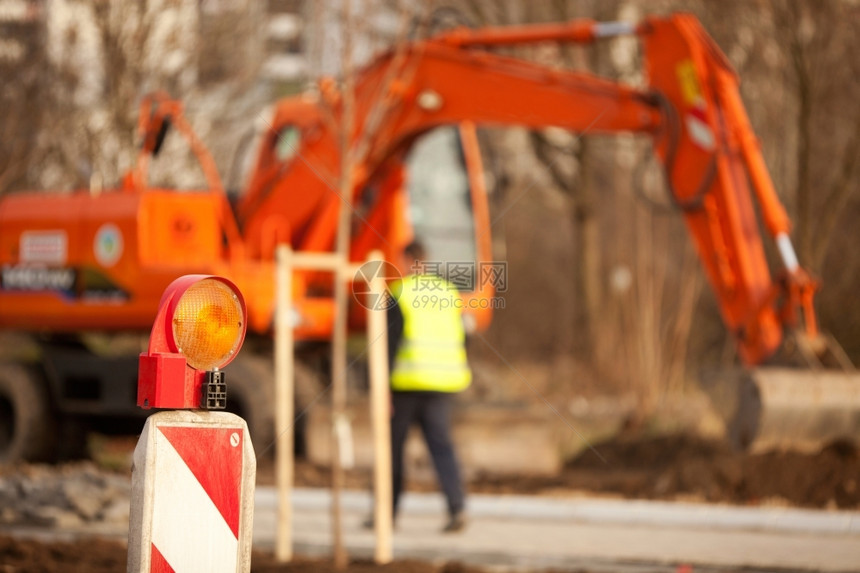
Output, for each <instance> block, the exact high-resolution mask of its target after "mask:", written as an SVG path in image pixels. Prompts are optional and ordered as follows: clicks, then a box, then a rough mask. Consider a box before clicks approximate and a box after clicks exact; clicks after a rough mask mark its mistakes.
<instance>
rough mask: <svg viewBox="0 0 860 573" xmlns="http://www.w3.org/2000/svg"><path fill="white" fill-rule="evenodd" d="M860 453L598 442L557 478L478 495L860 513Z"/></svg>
mask: <svg viewBox="0 0 860 573" xmlns="http://www.w3.org/2000/svg"><path fill="white" fill-rule="evenodd" d="M858 481H860V452H858V449H857V447H856V446H855V445H853V444H850V443H845V442H835V443H832V444H830V445H829V446H827V447H825V448H824V449H823V450H822V451H820V452H818V453H815V454H804V453H798V452H769V453H763V454H745V453H740V452H734V451H732V450H731V449H729V447H728V446H726V445H725V444H723V443H721V442H716V441H709V440H705V439H701V438H697V437H691V436H684V435H673V436H662V437H652V438H633V439H629V438H628V439H624V438H617V439H614V440H612V441H609V442H604V443H598V444H593V450H586V451H585V452H584V453H583V454H581V455H580V456H579V457H577V458H576V459H574V460H572V461H571V462H569V463H568V464H567V465H566V466H565V467H564V470H563V471H562V472H561V474H560V475H559V476H556V477H551V478H519V479H505V478H493V477H492V476H484V477H482V478H481V479H480V480H477V481H476V482H475V483H474V484H472V487H471V490H472V491H483V492H494V493H496V492H505V493H522V494H529V493H531V494H536V493H538V494H539V493H553V492H558V491H560V490H579V491H588V492H600V493H607V494H616V495H621V496H623V497H627V498H643V499H689V500H699V501H709V502H721V503H733V504H760V503H765V502H767V503H784V504H788V505H795V506H801V507H814V508H841V509H849V508H850V509H856V508H860V483H858Z"/></svg>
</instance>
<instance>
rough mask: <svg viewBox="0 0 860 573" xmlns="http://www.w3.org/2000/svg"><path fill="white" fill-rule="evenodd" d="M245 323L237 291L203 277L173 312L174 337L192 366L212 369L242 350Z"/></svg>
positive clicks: (186, 292) (180, 350)
mask: <svg viewBox="0 0 860 573" xmlns="http://www.w3.org/2000/svg"><path fill="white" fill-rule="evenodd" d="M244 323H245V316H244V314H243V312H242V305H241V303H240V302H239V297H238V296H236V293H234V292H233V290H232V289H230V287H228V286H227V285H226V284H224V283H223V282H221V281H217V280H213V279H204V280H202V281H200V282H198V283H195V284H194V285H193V286H191V287H190V288H189V289H188V290H187V291H185V293H184V294H183V295H182V297H181V298H180V299H179V303H178V304H177V305H176V310H175V312H174V314H173V340H174V341H175V342H176V345H177V351H178V352H179V353H181V354H183V355H184V356H185V359H186V360H187V361H188V364H189V365H190V366H191V367H192V368H195V369H197V370H213V369H215V368H220V367H221V366H223V365H224V364H225V363H227V362H229V360H230V358H231V357H232V356H233V355H234V354H235V353H236V352H238V351H239V346H240V345H241V344H242V335H243V332H244V328H243V325H244Z"/></svg>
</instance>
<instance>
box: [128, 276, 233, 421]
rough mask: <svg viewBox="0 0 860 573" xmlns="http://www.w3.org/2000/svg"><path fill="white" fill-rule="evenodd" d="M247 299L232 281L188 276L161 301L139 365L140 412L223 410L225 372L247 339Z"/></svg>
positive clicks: (178, 281)
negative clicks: (149, 410)
mask: <svg viewBox="0 0 860 573" xmlns="http://www.w3.org/2000/svg"><path fill="white" fill-rule="evenodd" d="M245 317H246V309H245V300H244V299H243V298H242V293H240V292H239V289H238V288H236V285H234V284H233V283H232V282H230V281H228V280H227V279H225V278H221V277H216V276H209V275H186V276H184V277H180V278H178V279H176V280H175V281H173V282H172V283H170V286H168V287H167V289H166V290H165V291H164V294H163V295H162V296H161V302H160V303H159V305H158V314H157V315H156V317H155V323H154V324H153V325H152V333H151V334H150V337H149V349H148V350H147V351H146V352H144V353H143V354H141V355H140V362H139V364H138V382H137V405H138V406H140V407H141V408H146V409H149V408H172V409H183V408H203V409H207V410H222V409H224V407H225V406H226V404H227V386H226V383H225V381H224V373H223V372H221V368H223V367H224V366H225V365H227V364H229V363H230V361H231V360H233V358H235V357H236V354H237V353H238V352H239V349H240V348H241V347H242V342H243V341H244V340H245V331H246V328H247V320H246V319H245Z"/></svg>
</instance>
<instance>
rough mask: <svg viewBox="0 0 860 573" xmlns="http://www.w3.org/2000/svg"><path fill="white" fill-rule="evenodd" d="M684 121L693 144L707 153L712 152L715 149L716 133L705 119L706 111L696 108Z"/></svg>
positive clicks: (689, 112)
mask: <svg viewBox="0 0 860 573" xmlns="http://www.w3.org/2000/svg"><path fill="white" fill-rule="evenodd" d="M684 120H685V123H686V124H687V134H689V136H690V139H691V140H692V141H693V143H695V144H696V145H698V146H699V147H701V148H702V149H704V150H705V151H711V150H712V149H713V148H714V143H715V141H714V132H713V131H711V128H710V126H709V125H708V123H707V120H706V119H705V110H704V109H699V108H694V109H692V110H690V111H688V112H687V115H685V116H684Z"/></svg>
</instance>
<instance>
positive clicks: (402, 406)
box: [391, 392, 463, 515]
mask: <svg viewBox="0 0 860 573" xmlns="http://www.w3.org/2000/svg"><path fill="white" fill-rule="evenodd" d="M452 398H453V396H452V395H451V394H449V393H447V392H392V393H391V402H392V405H393V406H394V413H393V415H392V417H391V465H392V471H393V475H392V480H393V492H392V493H393V496H394V514H395V515H397V504H398V501H399V500H400V493H401V492H402V491H403V446H404V445H405V443H406V436H407V434H408V433H409V427H410V426H412V424H413V422H417V423H418V425H419V426H421V432H422V433H423V434H424V441H425V442H426V443H427V448H428V449H429V450H430V457H431V458H433V465H434V467H435V468H436V475H437V476H438V477H439V484H440V485H441V487H442V492H443V493H444V494H445V499H446V500H447V502H448V511H449V512H450V513H451V514H452V515H453V514H455V513H459V512H460V511H462V510H463V485H462V483H461V481H460V468H459V465H458V464H457V456H456V455H455V453H454V445H453V443H452V442H451V431H450V428H451V402H452V400H451V399H452Z"/></svg>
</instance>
